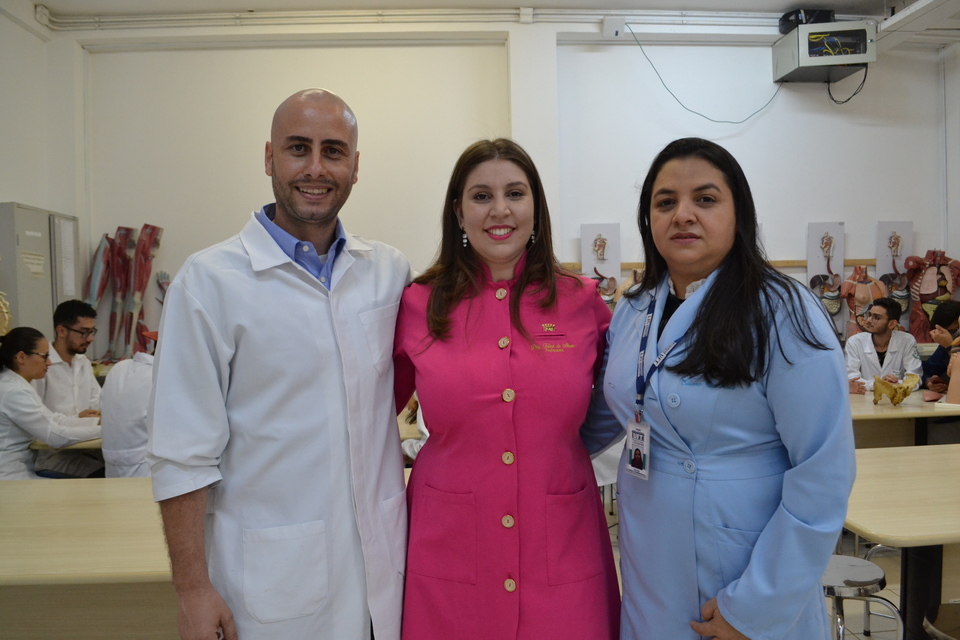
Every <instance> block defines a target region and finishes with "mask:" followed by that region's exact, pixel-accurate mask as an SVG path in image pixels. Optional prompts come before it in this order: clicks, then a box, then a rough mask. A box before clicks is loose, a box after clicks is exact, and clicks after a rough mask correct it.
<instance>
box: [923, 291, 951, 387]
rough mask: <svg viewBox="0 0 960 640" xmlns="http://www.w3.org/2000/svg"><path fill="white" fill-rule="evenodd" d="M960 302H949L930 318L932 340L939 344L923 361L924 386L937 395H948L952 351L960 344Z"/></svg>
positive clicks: (935, 310) (943, 304) (940, 305)
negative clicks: (948, 365) (948, 369)
mask: <svg viewBox="0 0 960 640" xmlns="http://www.w3.org/2000/svg"><path fill="white" fill-rule="evenodd" d="M958 320H960V301H958V300H947V301H946V302H943V303H941V304H939V305H937V308H936V309H934V311H933V315H932V316H931V317H930V326H931V327H933V328H932V329H930V340H932V341H933V342H936V343H937V348H936V349H934V351H933V353H931V354H930V357H929V358H927V359H926V360H924V361H923V363H922V366H923V386H924V387H926V388H927V389H930V390H931V391H936V392H937V393H946V392H947V384H948V383H949V382H950V378H949V377H948V376H947V363H948V362H949V361H950V350H951V348H952V347H953V346H954V344H955V343H957V342H960V322H958Z"/></svg>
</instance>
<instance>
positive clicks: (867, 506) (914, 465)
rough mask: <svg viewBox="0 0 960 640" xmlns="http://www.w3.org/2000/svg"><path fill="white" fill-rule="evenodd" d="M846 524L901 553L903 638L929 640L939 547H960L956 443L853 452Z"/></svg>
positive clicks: (959, 462) (937, 586) (937, 589)
mask: <svg viewBox="0 0 960 640" xmlns="http://www.w3.org/2000/svg"><path fill="white" fill-rule="evenodd" d="M856 455H857V479H856V482H855V483H854V486H853V492H852V493H851V494H850V505H849V507H848V509H847V519H846V524H845V526H846V527H847V529H850V530H851V531H853V532H854V533H857V534H859V535H861V536H863V537H864V538H866V539H868V540H871V541H873V542H879V543H881V544H886V545H890V546H893V547H901V548H903V552H902V553H901V561H900V562H901V568H900V612H901V614H902V615H903V619H904V625H905V629H906V633H905V636H904V637H905V638H906V639H907V640H920V639H923V640H926V639H927V635H926V634H925V633H924V631H923V617H924V615H925V613H926V612H927V611H928V610H930V609H931V608H935V607H936V606H937V605H939V604H940V596H941V580H942V573H943V568H942V565H943V545H944V544H953V543H960V444H951V445H931V446H926V447H887V448H880V449H858V450H857V453H856Z"/></svg>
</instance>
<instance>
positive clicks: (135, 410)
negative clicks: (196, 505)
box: [100, 331, 157, 478]
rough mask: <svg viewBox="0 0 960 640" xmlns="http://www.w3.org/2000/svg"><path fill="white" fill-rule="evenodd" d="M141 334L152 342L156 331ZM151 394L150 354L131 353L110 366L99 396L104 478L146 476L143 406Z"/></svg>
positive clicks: (148, 469) (144, 410)
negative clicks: (131, 356) (126, 357)
mask: <svg viewBox="0 0 960 640" xmlns="http://www.w3.org/2000/svg"><path fill="white" fill-rule="evenodd" d="M143 335H144V336H146V337H147V338H148V339H150V340H153V341H156V340H157V332H156V331H144V332H143ZM151 391H153V354H150V353H142V352H141V353H135V354H133V358H129V359H127V360H121V361H120V362H118V363H116V364H115V365H113V367H112V368H111V369H110V372H109V373H108V374H107V379H106V380H105V381H104V383H103V393H102V394H101V396H100V407H101V411H102V415H101V418H100V423H101V425H102V426H103V436H102V437H103V447H102V449H103V462H104V464H105V465H106V476H107V477H108V478H136V477H147V476H149V475H150V466H149V465H148V464H147V407H148V406H149V404H150V393H151Z"/></svg>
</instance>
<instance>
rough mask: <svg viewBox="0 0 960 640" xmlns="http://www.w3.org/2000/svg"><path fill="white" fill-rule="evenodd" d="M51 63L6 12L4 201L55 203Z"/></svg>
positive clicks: (2, 43) (1, 90) (1, 29)
mask: <svg viewBox="0 0 960 640" xmlns="http://www.w3.org/2000/svg"><path fill="white" fill-rule="evenodd" d="M46 64H47V57H46V46H45V43H44V42H43V41H42V40H41V39H39V38H38V37H37V36H36V35H34V34H33V33H31V32H29V31H27V30H26V29H24V28H23V27H21V26H20V25H19V24H18V23H16V22H14V21H13V20H11V19H9V17H7V16H6V15H5V14H0V117H2V121H0V202H22V203H24V204H30V205H32V206H35V207H41V208H44V209H47V208H50V207H49V201H48V197H47V190H48V182H49V176H48V174H47V163H46V158H47V148H46V141H47V130H46V125H47V119H46V110H47V102H46V71H47V68H46ZM4 259H5V256H0V261H2V260H4ZM0 264H2V263H0Z"/></svg>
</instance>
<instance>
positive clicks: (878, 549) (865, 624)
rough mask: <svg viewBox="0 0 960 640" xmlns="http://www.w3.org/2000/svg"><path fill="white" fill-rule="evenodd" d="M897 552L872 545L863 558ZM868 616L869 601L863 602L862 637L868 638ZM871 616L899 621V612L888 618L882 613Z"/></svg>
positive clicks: (889, 548)
mask: <svg viewBox="0 0 960 640" xmlns="http://www.w3.org/2000/svg"><path fill="white" fill-rule="evenodd" d="M899 551H900V550H899V549H897V548H895V547H888V546H886V545H882V544H878V545H874V546H872V547H870V548H869V549H867V553H866V554H865V555H864V556H863V557H864V559H865V560H870V559H871V558H873V556H875V555H877V554H878V553H885V552H886V553H890V552H892V553H899ZM870 615H871V614H870V601H869V600H864V602H863V635H865V636H869V635H870ZM873 615H877V616H880V617H881V618H888V619H895V620H900V617H899V616H900V612H899V611H898V612H897V615H896V616H888V615H884V614H882V613H877V614H873ZM901 625H902V621H901ZM900 637H901V638H902V637H903V634H902V633H901V634H900Z"/></svg>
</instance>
